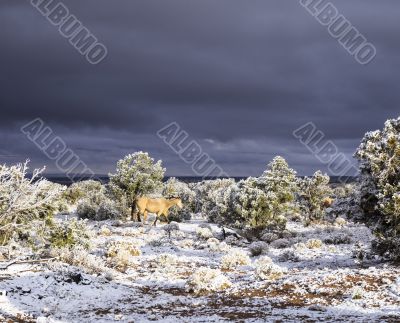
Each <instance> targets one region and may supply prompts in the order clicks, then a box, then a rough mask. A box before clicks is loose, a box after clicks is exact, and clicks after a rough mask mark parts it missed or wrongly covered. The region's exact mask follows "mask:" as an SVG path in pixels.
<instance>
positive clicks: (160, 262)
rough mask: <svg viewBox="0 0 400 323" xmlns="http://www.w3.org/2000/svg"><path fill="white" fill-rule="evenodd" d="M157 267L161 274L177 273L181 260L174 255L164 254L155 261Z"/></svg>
mask: <svg viewBox="0 0 400 323" xmlns="http://www.w3.org/2000/svg"><path fill="white" fill-rule="evenodd" d="M154 264H155V267H156V268H157V269H158V270H159V271H161V272H166V273H168V272H175V271H176V267H177V265H178V264H179V258H178V257H177V256H175V255H174V254H169V253H163V254H161V255H158V256H157V257H156V259H155V260H154Z"/></svg>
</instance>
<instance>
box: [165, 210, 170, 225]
mask: <svg viewBox="0 0 400 323" xmlns="http://www.w3.org/2000/svg"><path fill="white" fill-rule="evenodd" d="M164 216H165V218H166V219H167V223H168V224H170V221H169V219H168V209H166V210H164Z"/></svg>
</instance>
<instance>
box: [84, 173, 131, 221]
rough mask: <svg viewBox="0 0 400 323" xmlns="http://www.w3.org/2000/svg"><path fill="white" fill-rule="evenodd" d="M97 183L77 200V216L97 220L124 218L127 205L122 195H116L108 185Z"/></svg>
mask: <svg viewBox="0 0 400 323" xmlns="http://www.w3.org/2000/svg"><path fill="white" fill-rule="evenodd" d="M93 182H94V181H93ZM99 184H100V185H96V186H93V187H96V189H93V190H89V191H87V192H86V194H85V195H84V197H83V198H81V199H80V200H79V202H78V206H77V213H78V215H79V217H80V218H82V219H91V220H97V221H102V220H106V219H118V218H125V217H126V216H127V213H128V212H127V209H128V207H127V202H126V199H125V198H124V196H120V197H117V196H115V195H114V194H113V192H112V191H111V190H110V187H109V186H104V185H101V183H99Z"/></svg>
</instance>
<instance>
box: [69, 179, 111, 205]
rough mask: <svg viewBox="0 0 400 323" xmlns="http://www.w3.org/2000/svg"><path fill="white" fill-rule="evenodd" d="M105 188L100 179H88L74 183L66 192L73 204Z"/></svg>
mask: <svg viewBox="0 0 400 323" xmlns="http://www.w3.org/2000/svg"><path fill="white" fill-rule="evenodd" d="M101 190H103V185H102V184H101V183H100V182H99V181H94V180H87V181H81V182H76V183H73V184H72V185H71V186H70V187H68V188H67V190H66V191H65V193H64V196H65V198H66V200H67V201H68V202H69V203H71V204H76V203H77V202H79V201H80V200H82V199H84V198H86V197H88V196H91V195H93V194H95V193H96V192H99V191H101Z"/></svg>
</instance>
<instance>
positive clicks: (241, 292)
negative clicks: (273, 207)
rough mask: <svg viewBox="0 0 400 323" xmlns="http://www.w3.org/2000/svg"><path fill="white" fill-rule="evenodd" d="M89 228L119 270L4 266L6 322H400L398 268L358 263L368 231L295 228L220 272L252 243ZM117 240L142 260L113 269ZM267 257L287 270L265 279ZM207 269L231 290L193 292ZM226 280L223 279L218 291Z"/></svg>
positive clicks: (1, 316)
mask: <svg viewBox="0 0 400 323" xmlns="http://www.w3.org/2000/svg"><path fill="white" fill-rule="evenodd" d="M89 226H90V227H91V228H92V229H93V231H94V233H95V236H94V239H93V246H92V248H91V251H90V253H91V254H92V255H94V256H96V258H94V259H98V260H99V263H100V262H104V263H105V264H106V265H107V266H108V265H109V266H110V267H113V268H114V269H112V270H110V271H109V272H108V273H106V274H99V275H90V274H88V273H86V272H85V271H84V270H83V269H82V268H79V266H78V267H74V266H70V265H66V264H61V263H59V262H50V263H42V264H41V263H39V264H15V265H12V266H10V267H8V268H7V269H3V270H2V269H0V294H1V296H0V321H7V320H10V321H21V322H36V321H37V322H114V321H121V322H148V321H163V322H221V321H238V322H244V321H246V322H269V321H277V320H278V321H279V320H281V321H285V322H299V321H307V322H314V321H321V320H322V321H326V322H330V321H332V322H337V321H343V322H367V321H368V322H382V321H388V322H395V321H400V275H399V273H400V269H398V268H397V267H394V266H392V265H388V264H383V263H380V262H378V261H377V260H374V259H372V260H371V259H369V260H364V261H360V260H358V259H355V258H353V254H354V253H357V250H362V249H368V248H369V243H370V241H371V237H372V235H371V232H370V231H369V229H367V228H366V227H365V226H363V225H360V224H353V223H345V224H342V225H341V226H339V225H337V226H334V225H319V226H310V227H304V226H303V225H302V224H300V223H294V222H290V223H288V231H287V233H286V236H285V237H284V238H280V239H277V240H276V239H271V240H274V241H273V242H271V243H270V244H269V245H268V247H267V249H265V248H264V249H263V254H262V255H258V256H254V257H250V262H248V261H246V259H244V262H243V263H244V265H240V264H239V265H238V266H236V267H235V265H232V266H225V265H224V266H222V265H221V263H222V262H224V261H223V260H222V258H223V257H224V256H225V258H227V257H226V255H232V256H231V257H233V260H232V259H231V258H229V257H228V258H229V259H228V260H229V261H231V262H232V261H233V263H235V261H236V260H237V259H239V258H240V257H238V255H242V256H243V252H245V253H246V254H248V255H249V256H251V254H250V249H249V247H250V243H249V242H247V240H244V239H238V238H234V237H233V236H230V237H228V238H227V239H226V240H225V241H224V242H222V241H220V240H218V241H217V240H216V239H214V238H212V237H211V235H210V231H209V230H208V229H207V226H210V228H211V230H212V235H213V236H214V237H215V238H217V239H221V237H222V235H221V229H220V228H218V227H217V226H216V225H209V224H207V223H205V221H204V220H202V219H201V218H197V219H194V220H192V221H189V222H187V223H180V224H179V230H173V231H172V232H170V235H169V233H168V232H167V231H166V230H165V225H159V226H157V227H156V228H155V227H151V226H147V225H146V226H144V227H141V226H138V225H135V224H134V223H132V225H130V226H129V225H126V224H124V225H121V223H119V222H112V221H104V222H89ZM111 241H122V245H124V244H128V245H130V246H136V247H137V248H138V249H140V251H141V254H140V253H137V254H136V255H134V253H131V254H129V255H128V256H126V254H125V256H124V255H123V254H122V255H121V257H120V258H121V259H120V263H119V265H118V266H116V265H115V263H113V266H111V263H110V262H109V261H110V258H109V257H108V258H107V252H106V250H107V248H109V246H110V242H111ZM321 242H322V244H321ZM114 245H116V246H117V249H118V246H121V245H118V243H117V242H114ZM109 250H110V249H109ZM117 251H118V250H117ZM241 251H243V252H241ZM235 252H236V253H235ZM108 256H109V254H108ZM265 256H268V257H270V258H271V260H272V261H273V263H274V264H275V265H276V268H278V269H279V270H280V272H279V275H278V276H276V277H274V278H271V279H268V278H267V279H266V280H261V279H260V275H259V274H258V272H257V260H258V259H259V258H260V257H265ZM247 259H248V258H247ZM225 260H226V259H225ZM114 261H117V260H114ZM99 266H100V264H99ZM202 267H207V268H211V269H219V270H221V272H220V274H221V275H222V276H223V277H225V278H224V279H226V280H227V281H229V282H230V285H229V286H225V285H224V286H225V287H224V288H221V289H220V290H219V289H218V288H217V290H216V291H214V292H209V293H207V292H201V293H194V292H193V288H191V284H190V281H193V273H194V272H196V270H198V269H199V268H202ZM115 268H117V269H119V270H115ZM111 276H112V278H111ZM267 276H268V275H267ZM264 278H265V277H264ZM219 282H221V277H218V279H216V280H215V282H211V281H210V284H216V286H217V285H218V284H219ZM205 283H208V282H205ZM217 287H218V286H217Z"/></svg>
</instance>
